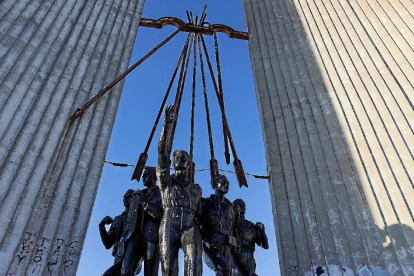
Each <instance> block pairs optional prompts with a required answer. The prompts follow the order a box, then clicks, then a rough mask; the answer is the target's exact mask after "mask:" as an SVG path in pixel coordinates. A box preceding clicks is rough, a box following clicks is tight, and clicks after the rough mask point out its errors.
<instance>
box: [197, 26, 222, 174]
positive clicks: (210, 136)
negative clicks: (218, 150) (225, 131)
mask: <svg viewBox="0 0 414 276" xmlns="http://www.w3.org/2000/svg"><path fill="white" fill-rule="evenodd" d="M201 36H202V35H201V34H197V37H198V49H199V54H200V68H201V76H202V80H203V94H204V105H205V110H206V119H207V130H208V141H209V145H210V155H211V159H210V174H211V180H213V177H214V176H215V175H216V174H218V162H217V160H216V157H215V156H214V143H213V132H212V130H211V120H210V109H209V106H208V95H207V84H206V76H205V73H204V62H203V51H202V50H201V45H200V44H201V43H200V40H201V38H200V37H201Z"/></svg>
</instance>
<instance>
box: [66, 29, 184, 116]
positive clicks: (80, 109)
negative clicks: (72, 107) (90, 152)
mask: <svg viewBox="0 0 414 276" xmlns="http://www.w3.org/2000/svg"><path fill="white" fill-rule="evenodd" d="M179 32H180V30H176V31H175V32H174V33H172V34H171V35H170V36H169V37H167V38H166V39H164V40H163V41H162V42H161V43H160V44H158V45H157V46H155V47H154V48H153V49H152V50H151V51H149V52H148V53H147V54H146V55H145V56H143V57H142V58H141V59H140V60H138V61H137V62H136V63H134V64H133V65H132V66H131V67H129V68H128V69H127V70H126V71H125V72H123V73H122V74H121V75H119V76H118V77H117V78H116V79H115V80H113V81H112V82H111V83H110V84H108V85H107V86H105V87H104V88H103V89H102V90H101V91H99V92H98V94H96V96H95V97H93V98H92V99H91V100H89V101H88V102H87V103H86V104H85V105H84V106H82V107H80V108H78V109H77V110H76V111H75V113H73V115H72V116H71V117H70V120H71V121H72V120H74V119H76V118H77V117H79V116H81V115H82V114H83V113H85V111H86V109H87V108H88V107H89V106H91V105H92V104H94V103H95V102H96V101H98V100H99V99H100V98H101V97H102V96H103V95H105V93H106V92H108V91H109V90H110V89H111V88H112V87H114V86H115V85H116V84H117V83H118V82H120V81H121V80H122V79H123V78H125V77H126V76H127V75H128V74H129V73H131V72H132V71H133V70H134V69H135V68H137V67H138V66H139V65H140V64H141V63H143V62H144V61H145V60H146V59H147V58H149V57H150V56H151V55H152V54H154V53H155V52H156V51H157V50H159V49H160V48H161V47H162V46H164V45H165V44H166V43H167V42H168V41H170V40H171V39H172V38H173V37H174V36H176V35H177V34H178V33H179Z"/></svg>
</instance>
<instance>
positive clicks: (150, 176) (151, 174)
mask: <svg viewBox="0 0 414 276" xmlns="http://www.w3.org/2000/svg"><path fill="white" fill-rule="evenodd" d="M142 182H143V184H144V186H145V187H151V186H152V185H155V183H156V182H157V174H156V170H155V167H145V169H144V173H143V174H142Z"/></svg>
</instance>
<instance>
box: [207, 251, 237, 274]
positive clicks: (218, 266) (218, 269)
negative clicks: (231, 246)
mask: <svg viewBox="0 0 414 276" xmlns="http://www.w3.org/2000/svg"><path fill="white" fill-rule="evenodd" d="M225 250H226V249H225V248H223V250H222V251H221V252H220V251H218V250H217V251H216V250H208V249H207V248H204V252H205V253H206V254H207V255H208V257H209V258H210V260H211V261H212V263H213V265H214V272H215V273H216V275H217V276H230V275H231V267H230V262H229V260H228V258H227V257H225V256H223V254H222V253H223V251H225Z"/></svg>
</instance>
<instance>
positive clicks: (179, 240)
mask: <svg viewBox="0 0 414 276" xmlns="http://www.w3.org/2000/svg"><path fill="white" fill-rule="evenodd" d="M175 119H176V118H175V116H174V108H173V107H172V106H168V107H167V108H166V110H165V117H164V126H163V129H162V132H161V137H160V140H159V143H158V166H157V177H158V180H159V183H160V190H161V198H162V205H163V207H164V214H163V216H162V219H161V225H160V255H161V267H162V275H163V276H173V275H177V274H178V251H179V249H180V248H181V249H182V250H183V251H184V275H185V276H201V275H202V240H201V235H200V231H199V228H198V226H197V225H196V224H195V217H196V215H197V214H198V213H199V212H200V211H201V192H202V191H201V187H200V186H199V185H197V184H193V183H192V182H191V181H189V180H188V169H189V165H190V162H191V160H190V157H189V155H188V153H187V152H186V151H184V150H176V151H175V152H174V154H173V161H172V162H173V166H174V170H175V173H174V174H173V175H170V154H171V150H170V149H171V145H170V135H171V128H172V126H173V122H174V121H175Z"/></svg>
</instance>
